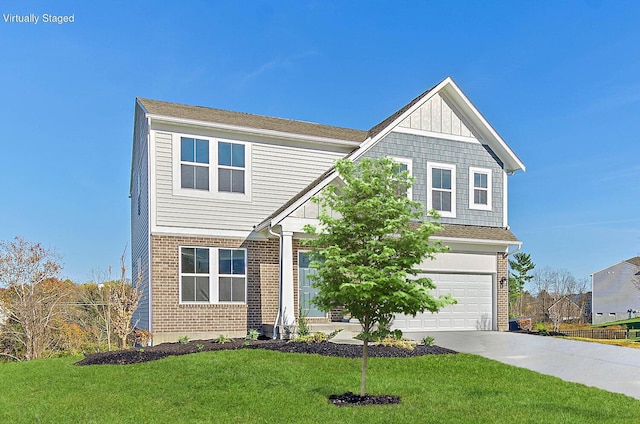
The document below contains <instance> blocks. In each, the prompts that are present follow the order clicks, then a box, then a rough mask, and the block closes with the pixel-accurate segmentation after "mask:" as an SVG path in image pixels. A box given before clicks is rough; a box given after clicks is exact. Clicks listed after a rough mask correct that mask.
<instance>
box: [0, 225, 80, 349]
mask: <svg viewBox="0 0 640 424" xmlns="http://www.w3.org/2000/svg"><path fill="white" fill-rule="evenodd" d="M61 268H62V266H61V265H60V263H59V262H58V257H57V256H56V254H55V253H54V252H52V251H50V250H47V249H45V248H44V247H42V245H41V244H40V243H30V242H28V241H26V240H24V239H23V238H21V237H16V238H15V239H14V240H13V241H10V242H0V286H4V287H6V291H5V292H4V294H3V296H2V298H3V303H4V309H5V311H6V312H5V313H6V315H7V320H6V323H5V325H4V332H5V337H7V338H8V339H9V340H8V346H7V347H6V348H7V349H8V351H5V352H2V354H3V355H5V356H9V357H11V358H13V359H16V360H22V359H26V360H30V359H35V358H40V357H42V356H43V355H44V354H45V353H46V352H47V351H49V350H52V349H53V348H54V347H55V344H56V340H57V336H58V335H57V333H56V331H57V325H58V324H59V323H60V321H61V320H62V316H63V313H64V304H65V303H66V302H67V301H68V299H69V284H70V283H67V282H64V281H60V280H58V279H57V278H55V277H56V276H57V275H58V271H59V270H60V269H61Z"/></svg>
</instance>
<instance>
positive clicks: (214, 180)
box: [171, 133, 252, 202]
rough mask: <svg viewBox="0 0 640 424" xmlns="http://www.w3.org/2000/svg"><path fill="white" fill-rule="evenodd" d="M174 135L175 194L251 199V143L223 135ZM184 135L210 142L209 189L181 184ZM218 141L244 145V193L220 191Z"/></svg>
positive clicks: (173, 166)
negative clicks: (182, 141) (184, 186)
mask: <svg viewBox="0 0 640 424" xmlns="http://www.w3.org/2000/svg"><path fill="white" fill-rule="evenodd" d="M172 135H173V137H172V144H171V146H172V152H173V154H172V169H173V176H172V181H173V194H174V195H176V196H184V197H192V198H201V199H222V200H230V201H241V202H246V201H251V169H252V167H251V157H252V154H251V143H248V142H246V141H240V140H232V139H227V138H221V137H208V136H203V135H199V134H187V133H172ZM182 137H187V138H197V139H200V140H207V141H208V142H209V163H208V166H209V190H196V189H189V188H182V186H181V184H180V175H181V174H180V163H181V160H180V140H181V139H182ZM218 142H223V143H231V144H242V145H244V193H232V192H227V191H218V168H219V166H218ZM221 168H226V169H229V167H226V166H222V167H221Z"/></svg>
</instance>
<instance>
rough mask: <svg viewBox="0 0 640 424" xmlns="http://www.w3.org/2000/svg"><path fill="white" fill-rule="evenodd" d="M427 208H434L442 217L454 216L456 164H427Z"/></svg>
mask: <svg viewBox="0 0 640 424" xmlns="http://www.w3.org/2000/svg"><path fill="white" fill-rule="evenodd" d="M427 184H428V191H427V208H429V209H435V210H437V211H438V212H440V215H441V216H443V217H449V218H455V216H456V166H455V165H450V164H440V163H429V164H427Z"/></svg>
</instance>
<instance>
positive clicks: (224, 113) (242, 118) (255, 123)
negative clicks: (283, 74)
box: [137, 98, 367, 142]
mask: <svg viewBox="0 0 640 424" xmlns="http://www.w3.org/2000/svg"><path fill="white" fill-rule="evenodd" d="M137 101H138V103H140V105H141V106H142V107H143V108H144V109H145V111H146V112H147V113H148V114H149V115H151V116H152V117H169V118H177V119H182V120H188V121H194V122H202V123H213V124H223V125H227V126H230V127H236V128H253V129H259V130H270V131H275V132H279V133H289V134H297V135H303V136H310V137H319V138H325V139H332V140H345V141H352V142H362V141H364V140H365V139H366V138H367V132H366V131H360V130H354V129H350V128H342V127H334V126H329V125H321V124H316V123H313V122H304V121H296V120H293V119H284V118H273V117H270V116H262V115H254V114H251V113H243V112H232V111H229V110H223V109H213V108H208V107H202V106H189V105H184V104H179V103H170V102H162V101H159V100H151V99H144V98H137Z"/></svg>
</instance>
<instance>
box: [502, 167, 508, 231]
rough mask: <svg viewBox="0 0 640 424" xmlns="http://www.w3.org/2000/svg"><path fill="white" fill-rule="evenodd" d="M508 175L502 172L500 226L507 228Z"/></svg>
mask: <svg viewBox="0 0 640 424" xmlns="http://www.w3.org/2000/svg"><path fill="white" fill-rule="evenodd" d="M508 180H509V175H507V171H504V170H503V171H502V226H503V227H504V228H509V190H508V183H509V181H508Z"/></svg>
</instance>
